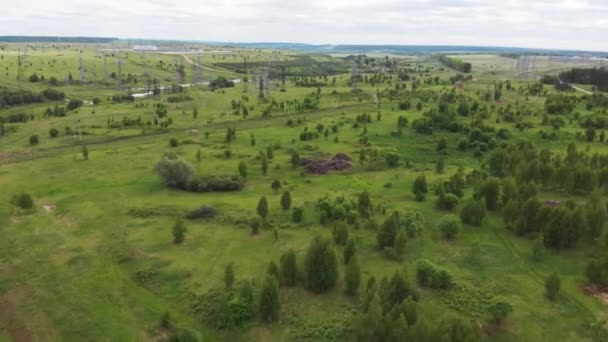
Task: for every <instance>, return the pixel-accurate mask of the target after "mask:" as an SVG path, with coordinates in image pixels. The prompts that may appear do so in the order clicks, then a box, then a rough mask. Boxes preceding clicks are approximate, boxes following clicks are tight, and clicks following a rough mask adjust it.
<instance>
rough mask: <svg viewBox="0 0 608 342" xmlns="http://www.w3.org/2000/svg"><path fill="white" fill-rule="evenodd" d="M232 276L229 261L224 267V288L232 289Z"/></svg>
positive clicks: (232, 270)
mask: <svg viewBox="0 0 608 342" xmlns="http://www.w3.org/2000/svg"><path fill="white" fill-rule="evenodd" d="M234 278H235V277H234V267H233V265H232V263H229V264H228V265H226V268H225V269H224V285H225V286H226V290H229V291H230V290H232V285H234Z"/></svg>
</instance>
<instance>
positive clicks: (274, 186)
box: [271, 179, 281, 194]
mask: <svg viewBox="0 0 608 342" xmlns="http://www.w3.org/2000/svg"><path fill="white" fill-rule="evenodd" d="M271 187H272V190H273V191H274V193H275V194H276V193H277V192H278V191H279V189H281V181H279V180H278V179H275V180H273V181H272V184H271Z"/></svg>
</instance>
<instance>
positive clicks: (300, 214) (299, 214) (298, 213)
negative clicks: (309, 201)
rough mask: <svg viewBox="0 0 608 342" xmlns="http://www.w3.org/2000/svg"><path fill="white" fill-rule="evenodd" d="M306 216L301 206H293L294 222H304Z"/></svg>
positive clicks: (292, 218) (292, 216)
mask: <svg viewBox="0 0 608 342" xmlns="http://www.w3.org/2000/svg"><path fill="white" fill-rule="evenodd" d="M303 218H304V209H302V208H300V207H296V208H293V211H292V213H291V220H292V221H293V222H296V223H298V222H302V219H303Z"/></svg>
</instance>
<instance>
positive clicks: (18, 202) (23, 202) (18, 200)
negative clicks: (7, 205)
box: [11, 192, 34, 209]
mask: <svg viewBox="0 0 608 342" xmlns="http://www.w3.org/2000/svg"><path fill="white" fill-rule="evenodd" d="M11 204H13V205H14V206H17V207H19V208H21V209H32V208H33V207H34V199H33V198H32V196H31V195H30V194H28V193H26V192H22V193H19V194H16V195H14V196H13V198H12V199H11Z"/></svg>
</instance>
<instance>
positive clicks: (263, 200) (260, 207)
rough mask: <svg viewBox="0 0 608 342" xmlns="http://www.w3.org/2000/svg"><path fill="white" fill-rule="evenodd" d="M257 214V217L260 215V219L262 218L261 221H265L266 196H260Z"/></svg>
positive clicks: (266, 211)
mask: <svg viewBox="0 0 608 342" xmlns="http://www.w3.org/2000/svg"><path fill="white" fill-rule="evenodd" d="M257 212H258V215H260V217H261V218H262V220H265V219H266V216H268V200H267V199H266V196H262V198H260V201H259V202H258V207H257Z"/></svg>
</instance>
